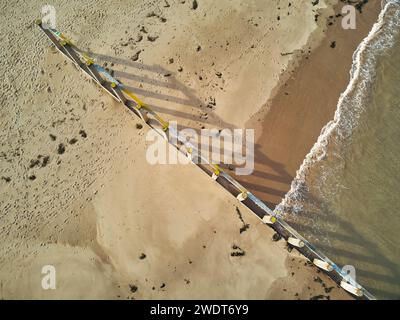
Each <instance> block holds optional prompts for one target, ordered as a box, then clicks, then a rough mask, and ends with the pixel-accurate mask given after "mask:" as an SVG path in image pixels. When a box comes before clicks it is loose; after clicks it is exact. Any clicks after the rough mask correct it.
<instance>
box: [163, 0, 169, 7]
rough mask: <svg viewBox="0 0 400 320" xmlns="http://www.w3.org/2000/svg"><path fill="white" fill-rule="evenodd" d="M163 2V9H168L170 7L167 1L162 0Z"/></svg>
mask: <svg viewBox="0 0 400 320" xmlns="http://www.w3.org/2000/svg"><path fill="white" fill-rule="evenodd" d="M164 2H165V4H164V8H169V7H170V5H169V3H168V1H167V0H164Z"/></svg>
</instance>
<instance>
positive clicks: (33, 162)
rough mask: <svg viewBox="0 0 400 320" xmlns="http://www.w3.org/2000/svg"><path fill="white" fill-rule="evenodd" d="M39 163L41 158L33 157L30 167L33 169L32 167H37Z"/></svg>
mask: <svg viewBox="0 0 400 320" xmlns="http://www.w3.org/2000/svg"><path fill="white" fill-rule="evenodd" d="M39 164H40V160H39V159H31V162H30V163H29V169H32V168H34V167H36V166H37V165H39Z"/></svg>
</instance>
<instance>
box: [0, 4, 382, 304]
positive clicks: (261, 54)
mask: <svg viewBox="0 0 400 320" xmlns="http://www.w3.org/2000/svg"><path fill="white" fill-rule="evenodd" d="M336 2H337V1H319V3H318V4H316V5H313V4H312V3H311V1H310V2H308V1H307V2H306V3H304V4H303V3H302V4H300V3H297V2H296V3H292V2H290V1H278V0H276V1H275V0H269V1H267V3H268V6H267V5H266V1H238V0H237V1H227V0H222V1H208V0H207V1H206V0H204V1H198V7H196V8H194V7H193V5H192V2H191V1H172V0H168V1H147V0H138V1H135V4H134V5H132V3H131V2H128V1H120V2H119V3H118V5H110V4H109V2H107V1H96V2H95V5H94V2H93V1H87V2H81V1H54V2H53V3H52V5H53V6H54V7H55V9H56V11H57V28H58V29H60V30H62V31H63V32H64V33H65V34H67V35H68V36H70V37H71V39H72V41H73V42H74V43H75V44H76V45H77V46H78V47H80V48H82V49H83V50H86V51H88V52H90V53H91V54H92V56H94V57H95V58H96V59H97V62H98V63H99V64H102V65H104V66H105V67H107V68H110V69H111V70H112V72H113V74H114V75H115V77H117V78H118V79H120V80H121V81H123V83H124V84H125V85H126V86H127V87H128V88H130V89H131V90H132V91H134V92H135V93H136V94H137V95H138V96H139V97H140V98H142V99H143V100H145V101H146V102H147V103H148V104H149V105H150V106H151V107H152V108H153V109H154V110H155V111H157V112H159V113H160V114H161V115H162V116H163V117H165V118H166V119H167V120H177V121H178V124H179V125H180V126H182V127H190V128H194V129H201V128H203V127H205V128H217V129H223V128H236V127H237V128H241V127H247V128H255V130H256V137H257V138H258V142H257V149H256V155H255V157H256V171H255V172H254V174H253V176H251V177H246V178H241V179H242V180H241V181H244V182H245V183H246V185H247V186H248V187H249V189H250V190H252V191H254V192H255V193H256V194H257V195H259V196H260V197H261V199H263V200H265V201H266V202H267V203H268V204H276V203H278V202H279V201H280V199H281V198H282V197H283V195H284V193H285V192H286V191H287V190H288V188H289V186H290V181H291V178H292V177H293V176H294V174H295V171H296V170H297V169H298V166H299V165H300V163H301V161H302V160H303V158H304V156H305V154H306V153H307V152H308V150H309V149H310V147H311V145H312V144H313V143H314V142H315V140H316V138H317V136H318V134H319V132H320V130H321V128H322V127H323V125H324V124H325V123H326V122H327V121H328V120H329V119H330V118H331V117H332V115H333V112H334V110H335V103H336V101H337V98H338V96H339V94H340V92H341V91H342V90H343V88H344V87H345V86H346V81H347V79H348V71H349V68H350V65H351V55H352V52H353V51H354V50H355V48H356V47H357V44H358V43H359V42H360V41H361V40H362V38H363V37H364V36H365V35H366V34H367V33H368V30H369V28H370V27H371V26H372V23H373V22H374V20H375V19H376V17H377V14H378V11H379V10H378V9H379V6H378V4H376V5H375V2H370V3H368V4H367V5H366V6H365V10H364V11H363V13H362V14H361V15H359V26H360V27H359V28H357V30H356V31H343V30H341V29H340V26H339V21H338V20H336V19H334V20H335V21H334V23H333V25H332V26H329V27H327V26H326V19H329V16H331V15H333V14H334V13H336V11H335V10H338V8H339V6H337V7H333V5H336ZM377 2H378V1H377ZM43 5H44V3H42V2H41V1H31V2H30V3H29V4H21V3H16V4H14V5H10V4H6V3H3V4H2V5H1V9H2V10H1V17H2V18H3V19H2V21H6V20H7V22H8V23H5V22H2V24H1V29H0V35H1V37H2V38H3V39H4V44H3V46H4V48H5V49H4V50H2V51H1V59H0V70H1V72H2V73H3V74H4V78H3V80H2V82H3V83H2V89H1V91H0V101H1V105H2V106H3V108H2V109H1V111H0V112H1V117H0V119H1V120H0V123H1V128H2V130H1V149H0V176H1V177H2V179H1V181H0V188H1V195H0V210H1V220H0V242H1V244H0V284H1V286H0V289H1V290H0V298H4V299H38V298H39V299H40V298H46V299H68V298H75V299H76V298H77V299H93V298H94V299H350V298H351V297H350V296H349V295H348V294H347V293H346V292H345V291H343V290H342V289H340V288H338V286H337V285H336V284H335V283H334V282H333V281H332V280H331V279H330V278H329V277H328V276H327V275H325V274H324V273H322V272H320V271H319V270H317V268H316V267H314V266H312V265H310V263H308V262H307V261H306V259H305V258H304V257H302V256H301V255H300V254H298V253H297V252H296V251H295V250H293V251H291V252H288V250H287V248H286V243H285V241H284V240H280V241H273V240H272V238H273V235H274V232H273V230H271V229H270V228H268V227H266V226H265V225H264V224H263V223H262V221H261V220H260V219H258V217H256V216H255V215H254V214H253V213H252V212H251V211H250V210H248V209H247V208H246V207H244V206H242V205H241V204H240V202H238V201H237V199H235V198H234V197H232V196H231V195H230V194H229V193H228V192H227V191H226V190H224V189H223V188H222V187H221V186H219V185H218V184H217V183H215V182H214V181H212V179H210V178H209V177H208V176H207V175H205V174H204V173H203V172H202V171H201V170H200V169H199V168H198V167H196V166H194V165H155V166H152V165H150V164H149V163H148V162H147V161H146V149H147V147H148V142H146V141H145V135H146V133H147V131H148V130H150V129H149V127H148V126H146V125H145V123H141V122H140V121H139V120H138V118H136V117H135V115H134V114H132V113H131V112H129V111H128V110H127V109H126V108H123V106H122V105H121V104H119V103H117V102H115V101H114V100H112V98H110V96H108V95H106V94H105V93H104V92H102V91H101V89H100V88H98V87H96V86H95V85H94V84H93V83H92V82H90V81H88V80H87V79H85V78H84V77H83V76H82V74H81V73H80V72H79V71H78V70H76V68H74V66H73V65H71V63H68V62H67V61H66V59H65V58H64V57H63V56H62V55H60V54H59V53H58V52H57V51H56V50H55V49H54V48H52V47H51V46H50V45H49V42H48V41H47V39H46V38H45V36H44V35H43V33H41V31H40V30H39V29H38V28H37V27H36V26H35V25H34V24H33V21H34V20H35V19H36V18H38V17H40V15H41V11H40V10H41V7H42V6H43ZM315 15H319V17H320V18H319V22H318V21H317V22H316V21H315ZM324 19H325V20H324ZM345 32H346V33H345ZM332 41H336V47H335V48H331V47H330V45H331V43H332ZM328 62H329V63H328ZM316 72H317V73H318V74H319V75H320V77H321V78H316V77H315V73H316ZM310 88H312V90H310ZM326 88H329V90H330V94H329V95H326V94H324V92H325V91H326V90H327V89H326ZM305 92H307V95H306V94H305ZM299 117H302V119H303V118H304V119H305V120H303V121H301V122H299V121H298V118H299ZM283 119H284V121H282V120H283ZM137 123H141V125H142V128H141V129H138V128H137V127H136V124H137ZM295 137H296V139H295ZM244 225H248V228H247V229H246V230H245V231H244V232H242V231H241V228H242V227H243V226H244ZM43 265H54V266H55V268H56V270H57V289H56V290H43V289H42V287H41V285H40V283H41V279H42V276H43V275H42V274H41V268H42V267H43Z"/></svg>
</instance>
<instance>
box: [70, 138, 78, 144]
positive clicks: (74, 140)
mask: <svg viewBox="0 0 400 320" xmlns="http://www.w3.org/2000/svg"><path fill="white" fill-rule="evenodd" d="M77 142H78V139H76V138H72V139H71V140H69V141H68V143H69V144H75V143H77Z"/></svg>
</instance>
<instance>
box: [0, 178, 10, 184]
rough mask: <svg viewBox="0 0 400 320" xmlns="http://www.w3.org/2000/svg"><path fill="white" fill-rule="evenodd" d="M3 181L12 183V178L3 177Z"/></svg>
mask: <svg viewBox="0 0 400 320" xmlns="http://www.w3.org/2000/svg"><path fill="white" fill-rule="evenodd" d="M1 180H4V181H5V182H7V183H8V182H10V181H11V178H10V177H1Z"/></svg>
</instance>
